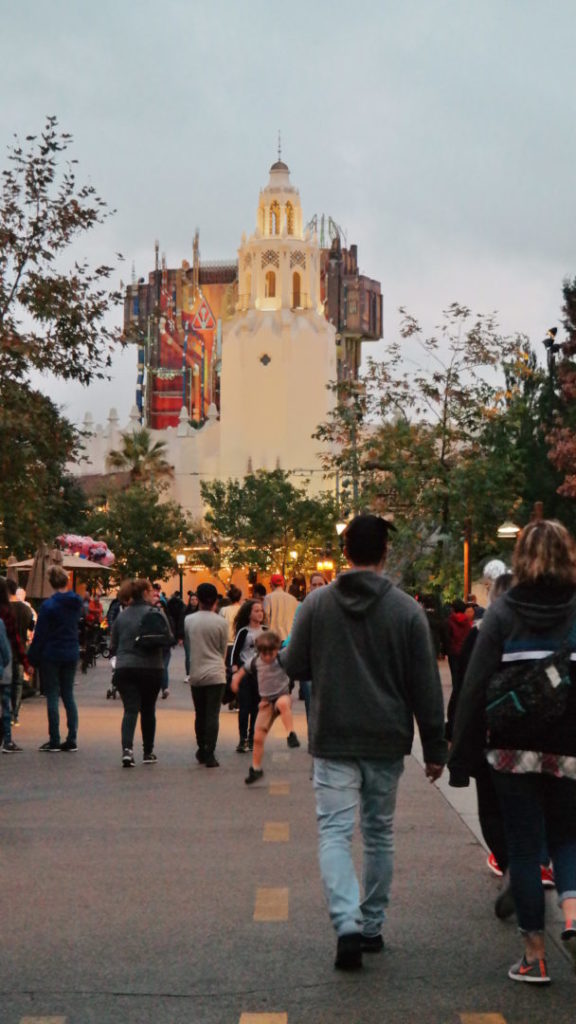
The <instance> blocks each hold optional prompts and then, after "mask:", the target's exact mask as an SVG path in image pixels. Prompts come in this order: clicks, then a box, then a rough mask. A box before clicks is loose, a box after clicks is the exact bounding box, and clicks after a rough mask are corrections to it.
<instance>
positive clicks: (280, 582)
mask: <svg viewBox="0 0 576 1024" xmlns="http://www.w3.org/2000/svg"><path fill="white" fill-rule="evenodd" d="M270 586H271V587H283V586H284V577H283V575H282V573H281V572H275V573H273V574H272V576H271V577H270Z"/></svg>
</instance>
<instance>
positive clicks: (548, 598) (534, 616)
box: [502, 583, 576, 632]
mask: <svg viewBox="0 0 576 1024" xmlns="http://www.w3.org/2000/svg"><path fill="white" fill-rule="evenodd" d="M502 600H503V601H504V602H505V603H506V604H507V605H508V606H509V607H510V608H512V609H513V611H514V612H515V613H516V615H518V617H519V618H520V619H522V621H523V622H525V623H526V625H527V626H529V627H530V629H532V630H534V631H535V632H546V631H547V630H551V629H554V627H555V626H560V625H561V624H562V623H563V622H566V621H567V620H568V619H570V618H572V617H573V616H574V614H575V612H576V590H575V589H574V587H567V586H557V585H554V584H549V585H545V584H542V583H534V584H528V583H523V584H519V585H518V586H516V587H513V588H512V590H509V591H508V593H507V594H504V596H503V597H502Z"/></svg>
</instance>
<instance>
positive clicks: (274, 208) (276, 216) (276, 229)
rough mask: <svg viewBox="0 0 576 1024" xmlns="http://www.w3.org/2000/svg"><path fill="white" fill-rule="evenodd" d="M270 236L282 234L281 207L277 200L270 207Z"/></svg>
mask: <svg viewBox="0 0 576 1024" xmlns="http://www.w3.org/2000/svg"><path fill="white" fill-rule="evenodd" d="M270 234H271V235H279V234H280V205H279V203H278V202H277V200H276V199H275V200H274V202H273V203H272V204H271V205H270Z"/></svg>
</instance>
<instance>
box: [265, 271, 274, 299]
mask: <svg viewBox="0 0 576 1024" xmlns="http://www.w3.org/2000/svg"><path fill="white" fill-rule="evenodd" d="M265 281H266V285H265V288H264V295H265V297H266V298H267V299H274V298H275V297H276V274H275V273H274V271H273V270H268V271H267V272H266V278H265Z"/></svg>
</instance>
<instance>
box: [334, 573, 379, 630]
mask: <svg viewBox="0 0 576 1024" xmlns="http://www.w3.org/2000/svg"><path fill="white" fill-rule="evenodd" d="M332 587H333V588H334V591H333V592H334V597H335V598H336V600H337V602H338V604H339V605H341V606H342V608H343V609H344V610H345V612H346V613H347V614H348V615H353V616H355V617H356V618H362V617H363V616H364V615H366V614H367V613H368V612H369V611H370V609H371V608H372V606H373V605H375V604H376V602H377V601H379V600H380V599H381V598H382V597H383V596H384V594H387V593H388V591H389V590H391V589H392V583H391V581H390V580H389V579H388V577H387V576H380V575H379V573H377V572H372V570H370V569H350V570H349V571H348V572H343V573H341V574H340V576H338V579H337V580H336V581H335V583H333V584H332Z"/></svg>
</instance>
